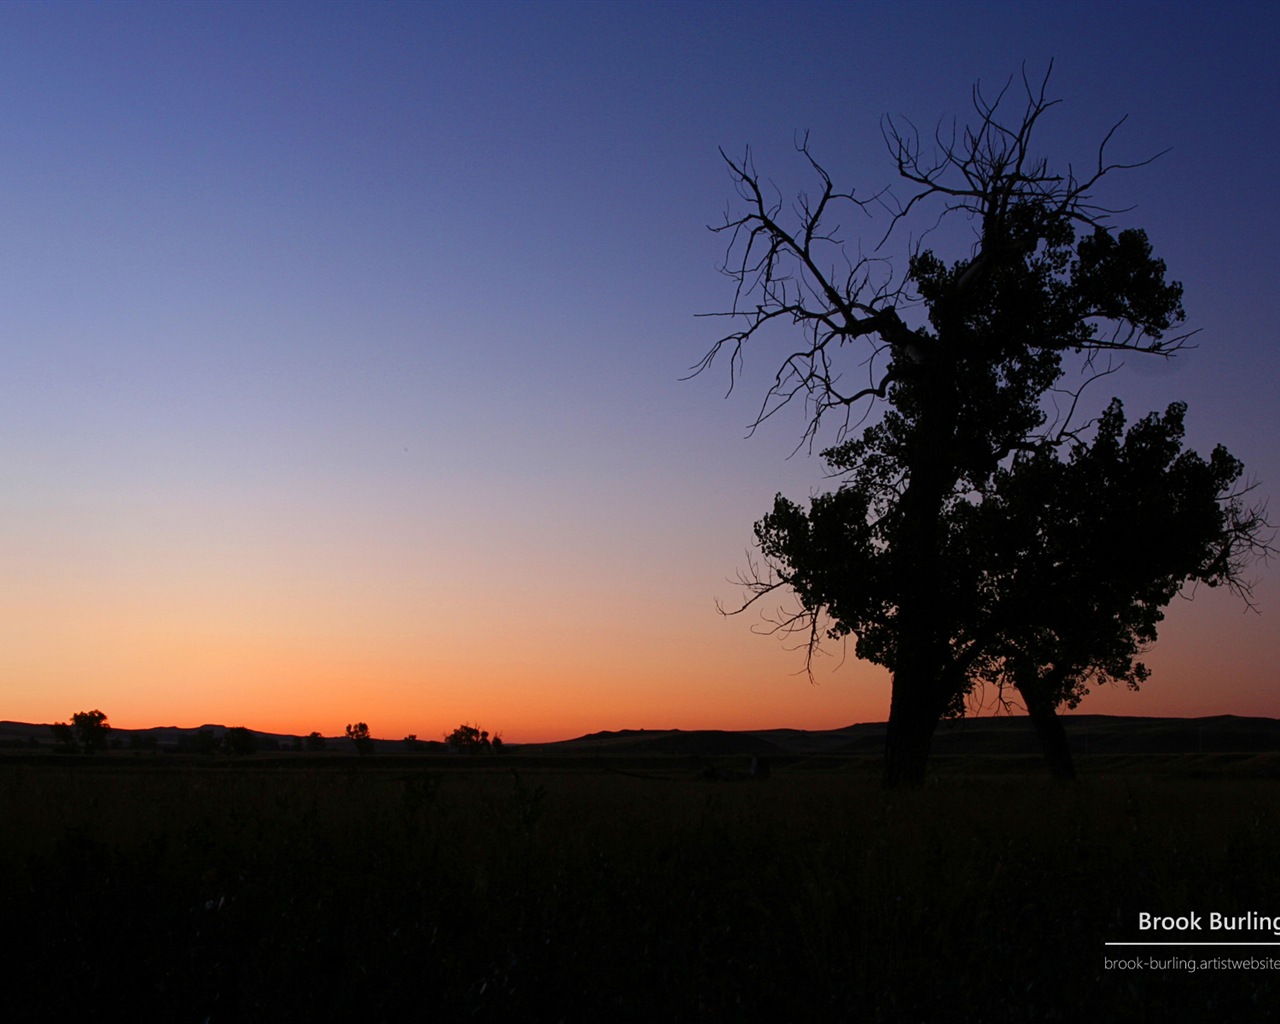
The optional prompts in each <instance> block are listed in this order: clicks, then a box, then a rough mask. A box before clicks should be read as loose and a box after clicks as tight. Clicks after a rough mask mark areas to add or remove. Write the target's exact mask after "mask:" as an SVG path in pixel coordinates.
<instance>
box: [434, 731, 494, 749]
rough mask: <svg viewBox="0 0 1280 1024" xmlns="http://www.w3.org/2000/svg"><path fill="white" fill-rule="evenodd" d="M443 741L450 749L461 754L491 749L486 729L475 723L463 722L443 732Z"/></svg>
mask: <svg viewBox="0 0 1280 1024" xmlns="http://www.w3.org/2000/svg"><path fill="white" fill-rule="evenodd" d="M444 742H445V744H446V745H447V746H448V747H449V749H450V750H456V751H458V752H459V753H463V754H484V753H487V752H488V751H489V750H490V749H492V744H491V743H490V742H489V733H488V730H486V729H481V728H480V727H479V726H475V725H466V724H463V725H460V726H458V728H456V729H454V730H453V732H450V733H445V737H444Z"/></svg>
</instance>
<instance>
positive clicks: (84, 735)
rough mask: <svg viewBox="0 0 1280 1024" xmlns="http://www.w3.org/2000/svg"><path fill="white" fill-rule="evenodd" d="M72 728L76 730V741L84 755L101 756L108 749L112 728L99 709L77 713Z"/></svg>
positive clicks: (72, 720) (72, 717) (73, 717)
mask: <svg viewBox="0 0 1280 1024" xmlns="http://www.w3.org/2000/svg"><path fill="white" fill-rule="evenodd" d="M71 727H72V729H74V730H75V734H76V739H77V740H78V741H79V743H80V749H81V750H82V751H84V753H86V754H100V753H102V752H103V751H104V750H106V749H107V739H108V733H110V732H111V726H109V725H108V724H107V716H106V715H105V714H104V713H103V712H101V711H99V710H98V709H97V708H94V709H93V710H92V711H77V712H76V713H75V714H74V715H72V716H71Z"/></svg>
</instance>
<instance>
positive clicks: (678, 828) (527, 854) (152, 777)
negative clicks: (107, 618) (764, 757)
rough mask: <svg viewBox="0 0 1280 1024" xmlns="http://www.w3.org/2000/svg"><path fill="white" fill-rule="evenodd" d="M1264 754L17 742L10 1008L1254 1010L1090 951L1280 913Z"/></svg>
mask: <svg viewBox="0 0 1280 1024" xmlns="http://www.w3.org/2000/svg"><path fill="white" fill-rule="evenodd" d="M1278 763H1280V762H1277V759H1276V756H1275V755H1240V756H1232V755H1212V754H1207V755H1199V756H1197V755H1182V756H1175V755H1170V756H1165V757H1108V758H1100V757H1095V758H1092V759H1090V760H1089V761H1088V762H1087V763H1086V764H1085V765H1084V768H1085V776H1084V778H1083V779H1082V780H1081V782H1080V783H1079V784H1077V785H1074V786H1070V785H1068V786H1064V785H1055V784H1053V783H1052V782H1050V781H1049V780H1047V779H1044V778H1042V777H1041V775H1040V771H1041V769H1040V766H1039V764H1038V762H1037V761H1036V760H1035V759H1034V758H1030V757H1021V756H1005V757H1001V756H988V757H979V756H972V757H951V758H946V757H944V758H938V759H937V760H936V768H935V771H934V774H933V777H932V781H931V783H930V785H928V786H927V787H926V788H925V789H924V790H923V791H918V792H908V793H897V792H895V793H886V792H884V791H883V790H881V789H880V787H879V786H878V783H877V776H878V770H879V761H878V759H877V758H874V757H866V758H822V757H810V758H793V759H790V760H788V761H782V762H779V763H777V764H775V765H774V768H773V771H772V775H771V777H770V778H769V779H768V780H767V781H759V780H750V779H748V778H746V777H745V767H746V765H745V763H744V762H742V761H741V760H740V759H726V760H723V761H715V760H709V759H705V758H704V759H689V758H677V757H668V758H661V757H648V758H642V757H631V758H624V757H618V758H607V757H598V756H596V757H566V756H561V757H553V756H546V757H542V758H539V757H535V756H527V757H521V758H513V759H506V758H502V759H498V758H489V759H478V758H477V759H471V758H447V757H438V758H436V757H428V758H398V759H392V758H385V759H384V758H378V757H375V758H370V759H367V760H364V761H358V760H356V759H349V760H348V759H344V758H335V757H327V758H325V757H319V758H312V759H305V758H299V757H298V756H294V757H291V758H276V759H272V758H261V759H248V760H241V761H234V760H230V759H215V760H208V761H200V760H196V759H192V760H189V761H184V760H182V759H180V758H176V757H168V756H166V757H147V756H142V757H137V756H131V755H128V754H119V755H114V756H108V757H104V758H101V759H91V758H81V759H74V758H68V759H63V760H61V761H59V760H58V759H54V758H50V757H44V758H39V757H32V758H26V759H17V758H5V759H0V813H3V820H4V838H3V846H2V849H0V912H2V913H3V922H4V929H5V932H6V935H7V937H8V938H9V939H10V940H11V941H12V940H16V942H17V951H16V953H10V954H9V955H8V957H7V958H6V960H5V973H6V975H7V981H6V984H5V987H4V990H3V998H4V1004H3V1007H2V1008H0V1016H3V1017H4V1019H6V1020H9V1021H26V1020H72V1019H74V1020H81V1021H83V1020H95V1019H106V1018H108V1017H113V1016H114V1017H117V1019H118V1013H119V1011H120V1010H121V1009H122V1008H123V1011H124V1013H125V1015H126V1019H131V1020H158V1021H159V1020H164V1021H240V1020H245V1021H266V1020H272V1019H274V1020H340V1019H360V1020H370V1021H383V1020H385V1021H390V1020H405V1019H409V1020H435V1019H460V1020H464V1019H481V1020H497V1019H503V1020H518V1021H525V1020H528V1021H561V1020H565V1021H578V1020H601V1021H620V1020H646V1021H686V1020H688V1021H693V1020H734V1021H744V1020H746V1021H754V1020H760V1021H811V1020H818V1021H827V1020H831V1021H836V1020H840V1021H843V1020H849V1021H895V1022H896V1021H904V1022H905V1021H975V1022H976V1021H984V1022H1000V1021H1035V1020H1047V1021H1054V1020H1061V1021H1079V1020H1102V1021H1119V1020H1125V1021H1145V1020H1150V1021H1157V1020H1158V1021H1167V1020H1205V1021H1221V1020H1233V1021H1241V1020H1266V1019H1272V1016H1273V1015H1274V1014H1275V1013H1276V1012H1278V1011H1280V971H1270V970H1229V969H1208V970H1198V971H1195V972H1194V973H1191V972H1187V971H1185V970H1164V969H1162V970H1144V971H1117V970H1109V971H1108V970H1104V957H1106V956H1111V957H1117V958H1118V957H1120V956H1125V957H1132V956H1134V955H1135V954H1134V952H1133V951H1132V950H1129V951H1122V950H1118V949H1116V948H1114V947H1113V948H1111V949H1106V948H1104V946H1103V943H1104V942H1105V941H1109V940H1117V939H1125V938H1137V937H1139V936H1138V934H1137V930H1136V922H1137V914H1138V912H1139V911H1141V910H1147V911H1151V912H1155V913H1161V914H1184V913H1188V912H1191V911H1197V912H1200V913H1201V914H1202V915H1205V916H1207V914H1208V912H1209V911H1212V910H1218V911H1223V912H1228V913H1243V912H1246V911H1250V910H1252V911H1255V912H1257V913H1263V914H1280V882H1278V880H1277V865H1278V864H1280V783H1277V782H1275V781H1272V779H1271V778H1270V777H1269V776H1271V775H1274V774H1275V769H1276V767H1277V764H1278ZM708 769H711V770H708ZM708 776H718V778H710V777H708ZM1202 937H1204V938H1212V937H1216V936H1208V935H1205V936H1202ZM1255 937H1257V938H1263V937H1269V938H1272V939H1274V940H1276V941H1280V939H1276V937H1274V936H1255ZM1152 952H1156V953H1159V954H1160V955H1162V956H1171V955H1177V956H1181V957H1188V956H1193V957H1196V958H1201V957H1211V956H1218V955H1223V951H1220V950H1219V951H1214V950H1204V951H1195V950H1181V951H1174V952H1173V953H1170V952H1169V951H1167V950H1165V951H1160V950H1156V951H1152V950H1147V951H1143V952H1142V954H1141V955H1150V954H1151V953H1152ZM1227 952H1230V953H1231V954H1232V955H1234V956H1271V955H1273V953H1277V950H1272V949H1267V948H1260V949H1254V950H1248V949H1235V950H1230V951H1227ZM1278 956H1280V954H1278Z"/></svg>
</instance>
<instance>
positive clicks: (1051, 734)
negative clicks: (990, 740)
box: [1018, 685, 1076, 782]
mask: <svg viewBox="0 0 1280 1024" xmlns="http://www.w3.org/2000/svg"><path fill="white" fill-rule="evenodd" d="M1018 693H1020V694H1021V695H1022V702H1023V703H1024V704H1025V705H1026V706H1027V714H1028V715H1030V716H1031V724H1032V725H1033V726H1035V730H1036V735H1037V736H1038V737H1040V746H1041V748H1042V749H1043V750H1044V759H1045V761H1046V762H1048V765H1049V771H1050V772H1052V773H1053V777H1054V778H1056V779H1063V780H1065V781H1068V782H1073V781H1075V777H1076V766H1075V762H1074V760H1073V759H1072V757H1071V747H1070V745H1069V744H1068V743H1067V731H1066V730H1065V729H1064V728H1063V727H1062V719H1061V718H1059V717H1058V716H1057V714H1056V713H1055V711H1054V710H1053V702H1052V701H1050V700H1048V699H1047V698H1045V696H1044V695H1043V694H1042V693H1041V692H1040V691H1039V688H1038V687H1036V686H1034V685H1029V686H1018Z"/></svg>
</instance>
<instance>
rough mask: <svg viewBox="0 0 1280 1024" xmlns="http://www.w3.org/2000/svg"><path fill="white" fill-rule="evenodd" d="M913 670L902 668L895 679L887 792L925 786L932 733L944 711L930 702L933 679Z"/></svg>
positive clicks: (886, 755)
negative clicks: (901, 787)
mask: <svg viewBox="0 0 1280 1024" xmlns="http://www.w3.org/2000/svg"><path fill="white" fill-rule="evenodd" d="M912 668H914V666H913V667H912ZM912 668H905V667H904V668H899V669H898V671H896V672H895V673H894V676H893V698H892V700H891V701H890V703H889V724H888V728H887V730H886V732H885V737H884V785H885V788H887V789H893V788H894V787H897V786H922V785H924V773H925V768H926V766H927V765H928V762H929V748H930V746H931V745H932V743H933V731H934V729H936V728H937V727H938V719H939V718H940V717H941V709H940V708H938V707H936V706H935V702H934V701H932V700H929V699H927V698H928V696H929V693H930V691H931V690H932V689H933V687H932V686H931V685H930V684H931V682H932V680H930V679H928V678H925V677H921V676H920V675H919V674H918V673H913V671H912Z"/></svg>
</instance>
